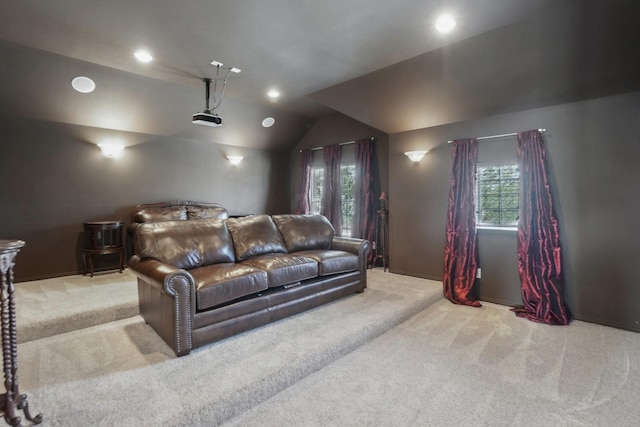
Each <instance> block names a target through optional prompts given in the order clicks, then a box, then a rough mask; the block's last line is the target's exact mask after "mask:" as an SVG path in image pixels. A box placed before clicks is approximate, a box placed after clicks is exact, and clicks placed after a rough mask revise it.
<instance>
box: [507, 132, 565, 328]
mask: <svg viewBox="0 0 640 427" xmlns="http://www.w3.org/2000/svg"><path fill="white" fill-rule="evenodd" d="M518 166H519V168H520V222H519V225H518V272H519V274H520V280H521V284H522V301H523V304H524V306H523V307H519V308H515V309H514V311H515V313H516V315H518V316H522V317H526V318H528V319H529V320H533V321H536V322H541V323H547V324H551V325H566V324H568V323H569V321H570V318H571V313H570V311H569V307H568V306H567V305H566V304H565V302H564V296H563V294H564V283H563V277H562V253H561V248H560V233H559V231H558V220H557V218H556V214H555V211H554V209H553V201H552V197H551V191H550V186H549V178H548V174H547V166H546V150H545V147H544V139H543V137H542V133H541V132H540V131H538V130H533V131H527V132H521V133H519V134H518Z"/></svg>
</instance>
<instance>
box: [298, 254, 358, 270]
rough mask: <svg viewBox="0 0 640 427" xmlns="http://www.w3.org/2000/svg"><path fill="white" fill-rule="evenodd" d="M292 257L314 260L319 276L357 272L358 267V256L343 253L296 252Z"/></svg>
mask: <svg viewBox="0 0 640 427" xmlns="http://www.w3.org/2000/svg"><path fill="white" fill-rule="evenodd" d="M292 255H296V256H303V257H305V258H311V259H314V260H316V261H317V262H318V274H319V275H320V276H328V275H331V274H338V273H346V272H348V271H357V270H358V268H359V267H360V266H359V263H358V256H357V255H354V254H351V253H349V252H345V251H335V250H330V249H326V250H323V249H315V250H309V251H300V252H296V253H294V254H292Z"/></svg>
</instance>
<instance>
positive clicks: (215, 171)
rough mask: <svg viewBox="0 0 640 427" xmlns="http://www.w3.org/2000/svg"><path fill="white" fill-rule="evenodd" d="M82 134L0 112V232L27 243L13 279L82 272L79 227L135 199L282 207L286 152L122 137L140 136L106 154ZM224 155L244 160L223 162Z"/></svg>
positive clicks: (121, 211)
mask: <svg viewBox="0 0 640 427" xmlns="http://www.w3.org/2000/svg"><path fill="white" fill-rule="evenodd" d="M85 131H86V129H83V128H82V127H78V126H71V125H64V124H57V123H51V122H42V121H36V120H24V119H16V118H13V117H6V116H0V135H2V140H1V143H0V144H1V147H2V151H1V153H2V154H1V156H2V163H3V166H2V168H1V169H0V178H1V180H2V185H1V186H0V206H1V209H0V238H1V239H22V240H24V241H26V246H25V247H24V249H22V251H21V252H20V254H19V255H18V257H17V259H16V267H15V276H16V281H21V280H31V279H37V278H44V277H52V276H58V275H67V274H75V273H77V272H79V271H82V269H83V268H84V264H83V261H82V257H81V252H82V229H83V227H82V223H83V222H85V221H101V220H110V219H115V220H124V221H126V222H128V221H129V212H130V210H131V208H132V207H133V206H135V205H136V204H139V203H153V202H160V201H165V200H185V199H191V200H197V201H206V202H218V203H221V204H222V205H223V206H225V207H226V208H227V209H228V210H229V212H230V213H231V214H247V213H284V212H287V209H288V206H289V199H288V192H287V191H286V189H287V188H288V186H289V177H288V151H287V152H285V153H274V152H269V151H262V150H249V149H241V148H235V147H230V146H224V145H219V144H213V143H208V142H204V141H196V140H190V139H180V138H172V137H157V136H144V135H131V137H132V139H136V140H138V141H143V142H141V143H139V144H137V145H134V146H131V147H128V148H127V149H126V150H125V153H124V156H123V157H122V158H119V159H109V158H106V157H104V156H102V154H101V152H100V150H99V149H98V148H97V146H96V145H94V144H92V143H89V142H86V141H85V140H83V137H82V135H83V133H85ZM227 153H238V154H241V155H243V156H244V157H245V158H244V160H243V161H242V163H241V164H240V165H239V166H238V167H232V166H231V165H230V164H229V162H228V161H227V160H226V159H225V158H224V154H227ZM104 262H105V263H107V264H108V263H109V260H108V259H106V260H104Z"/></svg>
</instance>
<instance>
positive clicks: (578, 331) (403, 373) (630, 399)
mask: <svg viewBox="0 0 640 427" xmlns="http://www.w3.org/2000/svg"><path fill="white" fill-rule="evenodd" d="M639 398H640V335H639V334H637V333H634V332H627V331H621V330H616V329H612V328H608V327H604V326H598V325H594V324H589V323H584V322H573V323H571V325H570V326H566V327H563V326H546V325H541V324H537V323H532V322H530V321H528V320H524V319H521V318H517V317H515V316H514V315H513V313H511V312H510V311H509V310H508V309H507V308H505V307H502V306H497V305H492V304H485V305H484V307H483V308H481V309H476V308H469V307H462V306H457V305H453V304H450V303H449V302H448V301H446V300H441V301H438V302H436V303H435V304H433V305H432V306H431V307H429V308H427V309H426V310H424V311H423V312H421V313H419V314H418V315H416V316H414V317H413V318H411V319H410V320H408V321H407V322H405V323H403V324H402V325H400V326H398V327H396V328H393V329H392V330H390V331H389V332H387V333H386V334H384V335H382V336H381V337H379V338H377V339H375V340H373V341H372V342H370V343H368V344H367V345H364V346H362V347H361V348H359V349H357V350H356V351H354V352H352V353H351V354H349V355H347V356H345V357H344V358H342V359H340V360H339V361H338V362H336V363H334V364H331V365H329V366H327V367H326V368H324V369H322V370H320V371H318V372H316V373H314V374H313V375H310V376H309V377H307V378H305V379H304V380H302V381H300V382H299V383H297V384H295V385H293V386H292V387H290V388H289V389H287V390H285V391H283V392H282V393H280V394H278V395H276V396H274V397H273V398H272V399H270V400H268V401H266V402H263V403H262V404H260V405H258V406H256V407H254V408H252V409H251V410H250V411H247V412H246V413H244V414H243V415H241V416H239V417H237V418H235V419H234V420H232V421H231V422H229V423H228V424H227V425H228V426H283V425H304V426H331V425H348V426H380V425H383V426H636V427H637V426H640V404H639V403H638V400H639Z"/></svg>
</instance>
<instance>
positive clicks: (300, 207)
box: [296, 150, 313, 214]
mask: <svg viewBox="0 0 640 427" xmlns="http://www.w3.org/2000/svg"><path fill="white" fill-rule="evenodd" d="M312 160H313V152H312V151H311V150H302V152H301V153H300V170H299V172H298V183H299V185H300V187H299V188H298V197H297V198H296V213H298V214H308V213H309V212H310V211H311V206H310V203H309V183H310V182H311V162H312Z"/></svg>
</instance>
